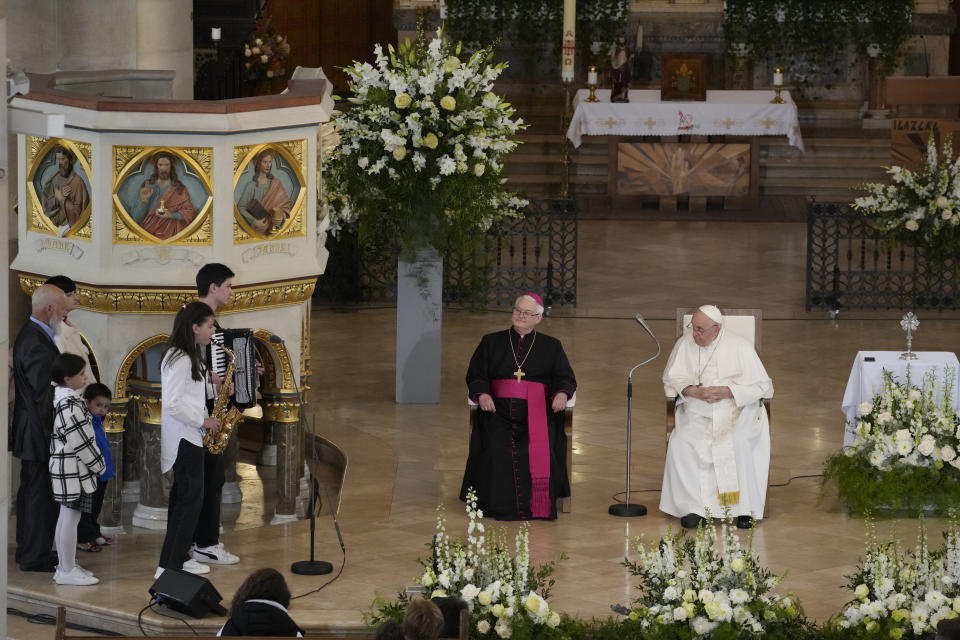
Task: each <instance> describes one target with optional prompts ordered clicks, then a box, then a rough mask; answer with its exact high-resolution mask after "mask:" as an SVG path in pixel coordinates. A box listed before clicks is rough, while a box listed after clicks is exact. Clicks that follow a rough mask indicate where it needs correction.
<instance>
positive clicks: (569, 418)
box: [467, 391, 577, 513]
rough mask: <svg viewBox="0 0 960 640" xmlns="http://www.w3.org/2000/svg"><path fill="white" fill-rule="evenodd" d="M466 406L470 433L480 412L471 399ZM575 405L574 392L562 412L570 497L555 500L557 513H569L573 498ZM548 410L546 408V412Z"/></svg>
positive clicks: (478, 406) (575, 394)
mask: <svg viewBox="0 0 960 640" xmlns="http://www.w3.org/2000/svg"><path fill="white" fill-rule="evenodd" d="M548 404H549V403H548ZM467 405H468V406H469V407H470V432H471V433H472V432H473V430H474V428H476V426H477V415H478V414H477V412H478V411H480V405H478V404H477V403H476V402H474V401H473V399H471V398H467ZM576 405H577V392H576V391H574V392H573V397H572V398H570V399H569V400H567V406H566V408H565V409H564V411H563V432H564V433H565V434H566V435H567V481H568V482H569V484H570V495H569V496H566V497H564V498H557V511H559V512H561V513H570V508H571V499H572V497H573V408H574V407H575V406H576ZM549 408H550V407H547V409H548V410H549Z"/></svg>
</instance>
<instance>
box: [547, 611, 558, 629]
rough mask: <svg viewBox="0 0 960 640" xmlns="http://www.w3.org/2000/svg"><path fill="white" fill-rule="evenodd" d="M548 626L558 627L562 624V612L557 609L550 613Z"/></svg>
mask: <svg viewBox="0 0 960 640" xmlns="http://www.w3.org/2000/svg"><path fill="white" fill-rule="evenodd" d="M547 626H548V627H550V628H551V629H556V628H557V627H559V626H560V614H559V613H557V612H556V611H552V612H551V613H550V617H548V618H547Z"/></svg>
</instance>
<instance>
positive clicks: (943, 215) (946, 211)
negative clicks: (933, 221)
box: [940, 209, 953, 220]
mask: <svg viewBox="0 0 960 640" xmlns="http://www.w3.org/2000/svg"><path fill="white" fill-rule="evenodd" d="M940 217H941V218H943V219H944V220H949V219H950V218H952V217H953V211H952V210H950V209H944V210H943V212H942V213H941V214H940Z"/></svg>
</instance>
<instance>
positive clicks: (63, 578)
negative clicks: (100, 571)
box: [53, 567, 100, 587]
mask: <svg viewBox="0 0 960 640" xmlns="http://www.w3.org/2000/svg"><path fill="white" fill-rule="evenodd" d="M53 581H54V582H56V583H57V584H64V585H65V584H69V585H76V586H81V587H85V586H89V585H92V584H97V583H98V582H100V579H99V578H97V577H96V576H94V575H87V574H86V573H85V572H84V571H83V570H82V569H80V567H74V568H73V569H71V570H70V571H60V569H59V568H57V571H56V573H54V574H53Z"/></svg>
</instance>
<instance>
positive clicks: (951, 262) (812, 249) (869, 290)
mask: <svg viewBox="0 0 960 640" xmlns="http://www.w3.org/2000/svg"><path fill="white" fill-rule="evenodd" d="M958 255H960V249H958V251H957V252H956V253H954V255H953V256H948V257H944V256H943V255H940V254H937V253H935V252H933V251H930V250H924V249H918V248H916V247H912V246H908V245H904V244H902V243H896V242H891V241H890V240H888V239H887V238H885V237H884V236H883V234H882V233H881V232H879V231H877V230H876V229H875V228H874V227H873V226H872V225H871V224H870V223H869V221H868V220H867V219H866V218H864V217H863V216H862V215H860V214H858V213H857V212H856V211H854V210H853V209H851V208H850V207H849V205H846V204H832V203H812V204H811V205H810V207H809V209H808V215H807V299H806V307H807V310H808V311H809V310H812V309H825V310H828V311H836V310H840V309H861V310H866V309H873V310H881V309H936V310H944V311H947V310H956V309H957V308H958V299H957V297H958V296H957V294H958V288H957V276H958V268H960V264H958Z"/></svg>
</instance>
